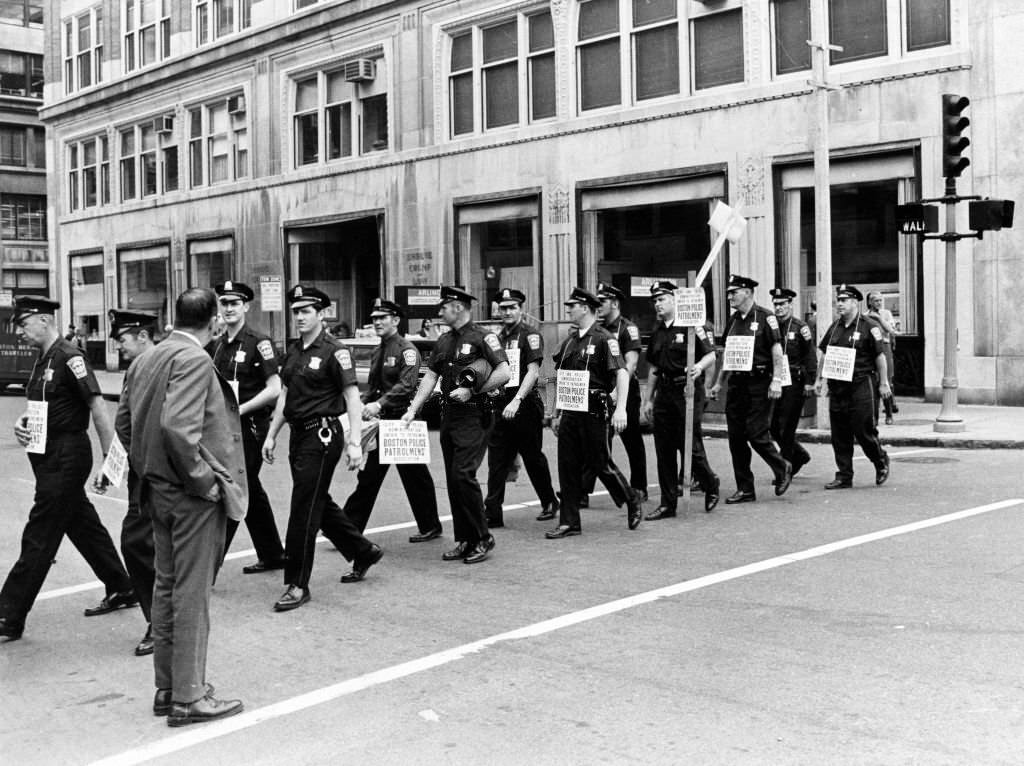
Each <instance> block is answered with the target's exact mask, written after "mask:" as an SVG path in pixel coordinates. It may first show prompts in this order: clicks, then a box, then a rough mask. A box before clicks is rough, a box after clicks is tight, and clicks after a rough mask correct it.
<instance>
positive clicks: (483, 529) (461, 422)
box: [402, 286, 509, 564]
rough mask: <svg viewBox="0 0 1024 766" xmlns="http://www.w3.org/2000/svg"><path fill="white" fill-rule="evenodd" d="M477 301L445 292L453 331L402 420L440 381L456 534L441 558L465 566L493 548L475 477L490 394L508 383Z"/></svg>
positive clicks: (442, 311)
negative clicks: (475, 314) (477, 317)
mask: <svg viewBox="0 0 1024 766" xmlns="http://www.w3.org/2000/svg"><path fill="white" fill-rule="evenodd" d="M475 300H476V298H474V297H473V296H472V295H470V294H469V293H467V292H465V291H464V290H461V289H459V288H457V287H444V286H443V287H442V288H441V300H440V303H439V316H440V318H441V321H442V322H444V323H445V324H446V325H448V327H449V328H450V330H449V332H447V333H445V334H444V335H442V336H441V337H440V338H438V340H437V343H436V345H435V346H434V351H433V353H432V354H431V355H430V362H429V364H428V369H427V372H426V374H425V375H424V376H423V380H421V381H420V387H419V389H418V390H417V391H416V396H415V397H414V398H413V400H412V403H411V404H410V405H409V409H408V410H406V412H405V414H404V415H402V420H403V421H404V422H406V423H409V422H411V421H412V420H413V419H414V418H415V417H416V413H417V412H419V410H420V407H422V406H423V403H424V402H425V401H426V400H427V397H429V396H430V393H431V392H432V391H433V390H434V385H435V383H437V381H438V380H440V381H441V399H442V405H441V453H442V455H443V456H444V473H445V480H446V483H447V485H448V502H449V503H450V504H451V509H452V527H453V528H454V531H455V547H454V548H452V549H451V550H449V551H446V552H445V553H444V554H443V555H442V556H441V558H442V559H443V560H444V561H458V560H460V559H461V560H462V561H463V563H465V564H476V563H478V562H481V561H484V560H485V559H486V558H487V557H488V556H489V555H490V552H491V551H492V550H493V549H494V535H492V534H491V533H490V530H489V529H488V528H487V515H486V513H485V512H484V498H483V493H482V492H481V491H480V483H479V482H478V481H477V479H476V472H477V469H478V468H479V467H480V464H481V463H482V462H483V459H484V453H485V452H486V451H487V439H488V437H489V436H490V432H491V428H492V426H493V425H494V412H493V405H492V402H491V396H490V393H491V392H492V391H496V390H497V389H499V388H501V387H502V386H504V385H505V383H507V382H508V379H509V365H508V358H507V357H506V356H505V351H504V349H502V347H501V342H500V341H499V340H498V336H497V335H495V334H494V333H492V332H487V331H486V330H483V329H482V328H480V327H479V326H478V325H477V324H476V323H475V322H473V321H472V316H471V311H472V307H473V301H475Z"/></svg>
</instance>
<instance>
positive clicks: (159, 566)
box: [118, 288, 248, 726]
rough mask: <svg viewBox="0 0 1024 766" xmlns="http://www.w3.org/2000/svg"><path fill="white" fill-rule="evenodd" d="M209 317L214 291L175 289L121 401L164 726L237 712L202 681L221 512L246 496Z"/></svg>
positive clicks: (235, 513)
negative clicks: (147, 573)
mask: <svg viewBox="0 0 1024 766" xmlns="http://www.w3.org/2000/svg"><path fill="white" fill-rule="evenodd" d="M216 317H217V296H216V294H215V293H214V292H213V291H212V290H208V289H203V288H191V289H189V290H186V291H185V292H183V293H182V294H181V295H179V296H178V299H177V301H176V303H175V322H174V329H173V330H172V331H171V333H170V335H169V336H168V337H167V338H166V339H165V340H164V341H163V342H162V343H161V344H160V345H159V346H157V347H156V348H154V349H152V350H151V351H149V352H147V353H145V354H143V355H141V356H139V357H138V358H137V359H136V360H135V361H134V362H133V363H132V366H131V367H129V368H128V373H127V375H126V376H125V386H124V392H123V394H122V396H121V403H120V405H119V407H118V410H119V414H120V411H121V410H127V412H129V413H130V414H131V417H130V423H131V430H130V433H129V434H127V436H128V438H129V445H130V446H129V447H128V456H129V462H130V463H131V466H132V468H133V469H134V470H135V472H136V473H137V474H138V475H139V481H140V498H141V502H142V503H143V505H144V506H146V507H148V508H149V509H150V513H151V514H152V517H153V541H154V545H155V549H156V584H155V587H154V590H153V606H152V610H153V612H152V619H153V644H154V654H153V665H154V671H155V680H156V689H157V691H156V696H155V698H154V700H153V713H154V715H158V716H159V715H166V716H168V719H167V723H168V725H169V726H185V725H187V724H191V723H201V722H203V721H210V720H214V719H217V718H224V717H226V716H229V715H234V714H235V713H239V712H241V711H242V702H241V701H240V700H217V699H215V698H214V697H213V696H212V687H210V686H209V685H208V684H207V683H206V649H207V643H208V639H209V630H210V587H211V585H212V584H213V579H214V576H215V574H216V571H217V567H218V566H219V564H220V561H221V558H222V556H223V552H224V537H225V530H226V526H227V518H228V516H227V514H231V515H232V518H235V519H236V520H238V519H240V518H241V517H243V516H244V509H245V508H246V507H247V505H248V491H247V483H246V475H245V462H244V460H245V457H244V454H243V452H242V450H240V449H238V446H237V445H239V444H240V443H241V439H242V434H241V425H240V422H239V419H238V405H237V403H236V401H235V398H234V394H233V393H232V391H231V388H230V387H229V386H228V384H227V382H226V381H225V380H224V379H223V378H221V377H220V376H219V375H218V374H217V372H216V371H215V369H214V367H213V361H212V360H211V359H210V357H209V356H208V355H207V354H206V352H205V351H204V350H203V348H204V346H205V345H206V344H207V343H208V342H209V340H210V336H211V334H212V333H213V330H214V326H215V323H216Z"/></svg>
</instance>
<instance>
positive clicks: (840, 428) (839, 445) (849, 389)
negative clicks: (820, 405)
mask: <svg viewBox="0 0 1024 766" xmlns="http://www.w3.org/2000/svg"><path fill="white" fill-rule="evenodd" d="M828 417H829V420H830V422H831V424H832V452H833V454H834V455H835V458H836V478H837V479H839V480H840V481H844V482H850V481H853V442H854V440H856V441H857V443H858V444H859V445H860V448H861V449H862V450H863V451H864V455H865V456H866V457H867V459H868V460H870V461H871V462H872V463H874V465H875V467H876V468H879V467H881V466H882V465H884V463H885V458H886V454H885V450H884V449H882V444H881V442H880V441H879V440H878V428H877V426H876V422H875V381H874V378H873V377H872V376H870V375H869V376H865V377H863V378H861V379H860V380H856V381H854V382H853V383H849V384H847V383H842V384H840V385H836V384H830V385H829V391H828Z"/></svg>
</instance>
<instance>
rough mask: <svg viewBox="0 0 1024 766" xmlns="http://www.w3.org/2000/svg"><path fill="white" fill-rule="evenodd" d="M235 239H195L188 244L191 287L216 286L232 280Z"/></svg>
mask: <svg viewBox="0 0 1024 766" xmlns="http://www.w3.org/2000/svg"><path fill="white" fill-rule="evenodd" d="M234 242H235V241H234V239H233V238H231V237H216V238H214V239H194V240H191V241H190V242H189V243H188V278H189V284H190V285H216V284H219V283H221V282H223V281H224V280H226V279H231V273H232V272H231V260H232V255H233V253H234V250H235V244H234Z"/></svg>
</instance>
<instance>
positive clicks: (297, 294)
mask: <svg viewBox="0 0 1024 766" xmlns="http://www.w3.org/2000/svg"><path fill="white" fill-rule="evenodd" d="M292 295H293V296H294V297H296V298H301V297H302V285H295V290H293V291H292Z"/></svg>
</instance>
